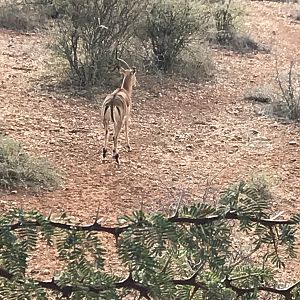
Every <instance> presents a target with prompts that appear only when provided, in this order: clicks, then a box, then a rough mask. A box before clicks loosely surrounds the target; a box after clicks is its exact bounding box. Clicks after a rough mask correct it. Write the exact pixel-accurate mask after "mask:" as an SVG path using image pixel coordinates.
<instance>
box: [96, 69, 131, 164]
mask: <svg viewBox="0 0 300 300" xmlns="http://www.w3.org/2000/svg"><path fill="white" fill-rule="evenodd" d="M120 71H121V73H122V74H123V76H124V77H123V82H122V85H121V87H120V88H118V89H116V90H115V91H114V92H112V93H111V94H109V95H108V96H107V97H106V98H105V100H104V102H103V105H102V118H103V126H104V132H105V138H104V148H103V158H105V157H106V153H107V142H108V125H109V123H110V122H113V123H114V148H113V157H114V158H115V159H116V161H117V163H119V153H118V150H117V147H118V138H119V134H120V131H121V128H122V126H123V124H124V127H125V139H126V143H127V147H128V150H129V151H130V150H131V147H130V144H129V137H128V122H129V118H130V110H131V94H132V88H133V86H135V84H136V77H135V74H136V72H135V68H132V69H127V70H125V69H123V68H121V70H120Z"/></svg>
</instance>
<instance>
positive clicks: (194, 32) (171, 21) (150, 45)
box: [136, 0, 209, 73]
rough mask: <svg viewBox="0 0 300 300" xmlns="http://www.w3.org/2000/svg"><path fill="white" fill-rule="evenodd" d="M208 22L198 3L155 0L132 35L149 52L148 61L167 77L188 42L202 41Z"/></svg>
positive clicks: (203, 9)
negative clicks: (166, 74)
mask: <svg viewBox="0 0 300 300" xmlns="http://www.w3.org/2000/svg"><path fill="white" fill-rule="evenodd" d="M208 20H209V13H208V10H207V7H206V5H204V4H202V2H201V1H200V3H199V2H198V3H195V2H194V1H183V0H176V1H169V0H168V1H165V0H156V1H154V2H153V3H152V5H151V6H150V8H149V10H148V11H147V12H146V16H145V19H143V20H142V22H140V24H139V28H138V29H137V30H136V33H137V35H138V37H139V38H140V40H141V41H142V43H143V44H144V45H145V48H147V49H151V56H150V59H151V60H152V62H153V64H154V65H155V66H156V68H157V69H158V70H160V71H163V72H164V73H168V72H169V73H170V72H172V71H174V67H175V68H176V66H178V62H179V61H180V60H181V59H182V57H181V54H182V53H183V51H184V50H187V49H188V48H189V47H190V45H191V43H192V42H197V43H199V42H201V41H202V42H203V41H204V40H205V39H206V32H207V30H206V29H207V27H208V25H209V22H208Z"/></svg>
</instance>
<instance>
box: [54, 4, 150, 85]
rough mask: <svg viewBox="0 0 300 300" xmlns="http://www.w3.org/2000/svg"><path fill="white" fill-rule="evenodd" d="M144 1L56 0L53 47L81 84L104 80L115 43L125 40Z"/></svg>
mask: <svg viewBox="0 0 300 300" xmlns="http://www.w3.org/2000/svg"><path fill="white" fill-rule="evenodd" d="M146 5H147V1H127V0H112V1H106V0H56V1H55V8H56V10H57V11H61V12H62V17H61V18H60V19H58V27H57V30H58V32H55V35H56V45H55V49H56V51H57V53H58V54H59V55H60V56H61V57H63V58H64V59H66V60H67V61H68V64H69V72H70V76H71V78H72V79H73V80H74V81H75V82H76V83H77V84H78V85H80V86H88V85H94V84H95V83H99V82H103V81H104V80H105V78H106V77H107V74H108V73H109V70H110V69H111V68H112V65H113V63H114V55H115V49H116V47H117V45H118V44H121V45H124V44H126V43H127V42H128V41H129V40H130V38H131V37H132V35H133V26H134V24H135V22H136V21H137V19H138V17H139V15H140V14H141V13H143V12H144V8H145V6H146Z"/></svg>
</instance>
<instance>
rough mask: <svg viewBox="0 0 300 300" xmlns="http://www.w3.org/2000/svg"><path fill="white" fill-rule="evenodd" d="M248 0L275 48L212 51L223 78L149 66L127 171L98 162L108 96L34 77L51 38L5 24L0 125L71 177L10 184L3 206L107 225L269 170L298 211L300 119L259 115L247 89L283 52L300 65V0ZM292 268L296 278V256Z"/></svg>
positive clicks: (137, 96) (257, 29)
mask: <svg viewBox="0 0 300 300" xmlns="http://www.w3.org/2000/svg"><path fill="white" fill-rule="evenodd" d="M244 4H246V11H247V13H248V14H247V16H246V23H245V27H246V29H247V31H249V32H250V33H251V36H252V37H253V38H254V39H255V40H256V41H260V42H262V43H264V44H266V45H268V46H271V47H272V51H271V54H265V53H258V54H244V55H241V54H236V53H234V52H231V51H225V50H222V51H220V50H213V54H212V56H213V59H214V61H215V64H216V67H217V73H216V79H215V81H214V82H212V83H207V84H184V83H176V82H175V81H173V82H170V81H168V83H166V84H163V85H160V84H158V83H157V82H154V83H153V82H152V81H150V80H149V79H146V78H145V77H144V76H142V75H140V80H139V81H140V87H138V89H137V90H135V91H134V94H133V103H134V104H133V111H132V123H131V131H130V138H131V143H132V147H133V151H132V152H131V153H127V152H126V151H125V147H122V148H121V151H120V155H121V160H122V165H121V166H120V168H118V167H117V166H116V164H115V163H113V162H112V161H111V160H109V162H108V163H105V164H102V163H101V157H100V150H101V149H102V142H103V131H102V124H101V119H100V109H99V107H100V106H99V104H97V103H95V102H91V101H89V100H87V99H85V98H83V97H79V96H76V97H75V96H70V95H69V96H67V95H63V94H62V93H58V92H56V91H55V90H54V91H49V89H46V90H45V89H43V88H42V87H41V84H40V81H37V80H36V78H37V77H38V76H39V74H40V73H41V72H42V71H43V68H44V66H45V65H44V60H45V57H46V56H45V48H46V41H47V37H46V36H45V35H44V34H39V33H37V34H20V33H16V32H13V31H9V30H1V31H0V110H1V114H0V122H1V123H0V128H2V129H3V130H4V132H5V133H7V134H9V135H10V136H12V137H14V138H16V139H18V140H21V141H22V142H24V144H25V146H26V149H27V150H28V151H29V153H31V154H33V155H36V156H46V157H47V158H48V159H49V161H50V162H52V163H53V164H54V165H55V166H56V167H57V168H58V169H59V170H61V172H62V174H63V177H64V185H63V187H62V188H61V189H59V190H57V191H54V192H49V193H48V192H47V193H42V194H39V195H31V194H27V193H23V192H18V193H17V194H6V193H2V194H1V199H0V211H2V212H4V211H6V210H8V209H9V208H10V207H20V206H22V207H23V208H24V209H38V210H40V211H41V212H43V213H46V214H47V213H49V212H50V211H52V212H53V214H54V215H58V214H60V213H61V212H62V211H66V212H67V214H68V215H73V216H75V217H77V219H78V220H79V221H81V222H90V221H92V218H93V217H94V216H95V214H96V210H97V207H98V205H100V215H101V216H102V218H103V222H104V223H106V224H112V223H113V222H115V219H116V217H117V216H120V215H123V214H125V213H128V212H131V211H132V210H136V209H139V208H140V206H141V203H143V207H144V208H145V209H147V210H151V211H157V210H162V211H168V210H169V209H170V207H172V205H173V204H174V202H175V201H174V198H173V196H172V195H171V194H173V195H174V197H175V198H176V195H178V193H179V192H180V190H182V189H184V190H185V191H186V192H187V201H189V200H193V201H199V197H200V201H202V195H203V193H204V190H205V189H206V186H207V180H209V179H211V178H214V177H215V176H217V178H216V179H215V180H214V182H213V184H212V189H213V190H218V189H219V188H220V187H223V186H226V185H227V184H228V183H232V182H235V181H239V180H241V179H245V178H249V176H252V175H255V174H257V173H260V172H261V173H263V174H265V176H266V177H267V178H269V179H270V182H271V186H272V192H273V193H274V195H276V197H275V199H274V202H273V203H272V207H273V209H274V211H276V212H278V211H284V216H286V217H288V216H290V215H291V214H292V213H295V212H299V211H300V200H299V199H300V185H299V178H300V126H299V124H295V123H291V122H282V121H278V120H276V119H274V118H272V117H271V116H267V115H264V114H262V113H259V111H260V105H256V104H253V103H251V102H249V101H246V100H244V99H243V97H244V95H245V91H246V90H247V89H249V88H250V89H251V87H255V86H258V85H262V84H264V83H269V82H270V81H271V80H272V79H273V78H274V75H275V59H274V52H275V50H276V51H277V53H278V59H279V67H280V69H282V70H283V68H285V67H287V66H288V62H289V61H290V60H292V59H293V60H295V62H297V61H298V63H299V45H300V23H296V22H294V21H293V20H292V18H290V17H289V13H290V10H291V9H292V8H293V5H292V4H279V3H272V2H262V1H259V2H254V1H253V2H251V3H248V2H244ZM258 20H259V22H258ZM274 32H275V35H274ZM159 92H160V93H161V95H159ZM98 98H99V101H100V102H101V100H102V99H103V95H99V96H98ZM291 142H292V143H291ZM121 145H122V146H125V144H124V138H123V136H122V137H121ZM298 246H299V242H298ZM298 252H299V251H298ZM288 268H289V271H287V272H290V274H289V275H288V276H289V277H290V278H296V277H297V270H298V272H299V270H300V268H299V265H297V264H295V263H293V264H289V265H288ZM298 274H299V273H298Z"/></svg>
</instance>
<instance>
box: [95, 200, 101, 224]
mask: <svg viewBox="0 0 300 300" xmlns="http://www.w3.org/2000/svg"><path fill="white" fill-rule="evenodd" d="M99 211H100V200H99V202H98V207H97V213H96V218H95V222H94V224H98V220H99Z"/></svg>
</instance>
